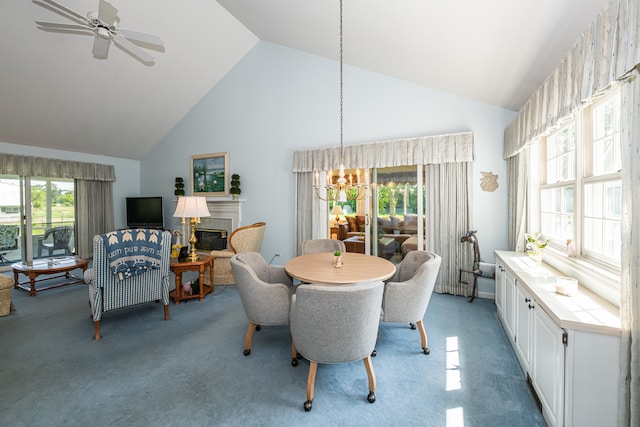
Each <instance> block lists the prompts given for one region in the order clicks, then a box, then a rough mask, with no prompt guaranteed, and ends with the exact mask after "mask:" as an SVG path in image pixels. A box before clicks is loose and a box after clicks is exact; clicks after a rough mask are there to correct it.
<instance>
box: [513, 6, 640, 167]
mask: <svg viewBox="0 0 640 427" xmlns="http://www.w3.org/2000/svg"><path fill="white" fill-rule="evenodd" d="M639 4H640V1H639V0H612V1H611V3H610V4H609V6H608V7H607V8H606V9H604V10H603V11H602V12H601V13H600V14H599V15H598V16H597V17H596V19H595V21H594V22H593V24H592V25H591V27H590V28H589V29H588V30H587V31H585V32H584V33H583V34H582V35H581V36H580V38H579V39H578V41H577V42H576V44H575V45H574V46H573V48H572V49H571V51H569V53H568V54H567V56H566V57H565V58H564V60H563V61H562V62H561V63H560V65H558V66H557V67H556V69H555V70H554V71H553V73H551V75H550V76H549V77H548V78H547V79H546V80H545V82H544V83H543V84H542V85H541V86H540V87H539V88H538V89H537V90H536V92H535V93H534V94H533V95H532V96H531V98H529V100H528V101H527V103H526V104H525V105H524V107H522V109H520V111H519V112H518V115H517V116H516V117H515V118H514V119H513V121H512V122H511V123H510V124H509V126H507V128H506V129H505V132H504V157H505V159H506V158H509V157H511V156H514V155H516V154H517V153H518V152H520V150H522V149H523V148H524V147H525V146H526V145H527V144H528V143H530V142H531V141H532V140H534V139H535V138H536V137H539V136H541V135H543V134H544V133H545V132H548V131H549V130H551V129H553V128H554V127H556V126H558V124H559V122H560V120H561V119H563V118H565V117H567V116H569V115H571V114H573V113H574V112H576V111H577V110H578V109H579V108H580V107H581V106H582V105H583V104H585V103H587V102H588V101H589V100H591V99H592V98H594V97H596V96H598V95H599V94H601V93H603V92H605V91H606V90H607V89H608V88H609V87H610V86H611V85H612V84H613V83H614V82H615V81H616V80H622V79H625V78H626V77H628V76H629V75H630V74H632V73H633V72H634V70H635V69H636V68H637V67H638V64H640V30H639V28H638V26H639V22H640V20H639V19H638V18H639V17H640V5H639Z"/></svg>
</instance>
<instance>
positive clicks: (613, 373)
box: [496, 251, 621, 427]
mask: <svg viewBox="0 0 640 427" xmlns="http://www.w3.org/2000/svg"><path fill="white" fill-rule="evenodd" d="M496 265H497V266H498V269H497V271H496V308H497V309H498V316H499V318H500V321H501V323H502V325H503V327H504V329H505V332H506V334H507V335H508V336H509V339H510V340H511V344H512V346H513V349H514V351H515V353H516V355H517V358H518V361H519V362H520V365H521V367H522V369H523V371H524V373H525V375H526V377H527V379H528V380H530V383H531V385H532V388H533V390H534V392H535V394H536V396H537V398H538V400H539V401H540V404H541V407H542V414H543V416H544V419H545V421H546V423H547V424H548V425H549V426H576V427H577V426H580V427H582V426H605V425H606V426H610V425H611V426H613V425H616V423H617V407H618V401H619V393H618V388H619V387H618V385H619V371H620V331H621V327H620V316H619V312H618V309H617V308H616V307H613V306H612V305H611V304H609V303H607V302H606V301H604V300H602V299H601V298H599V297H598V296H596V295H594V294H593V293H591V292H589V291H588V290H586V289H582V288H580V290H579V293H578V294H577V295H575V296H572V297H566V296H562V295H559V294H557V293H555V288H554V284H555V277H556V276H558V275H560V274H559V273H558V272H557V271H555V270H552V269H551V268H547V267H537V266H536V265H535V262H534V261H533V260H531V259H529V258H528V257H527V256H526V255H524V254H522V253H516V252H505V251H496Z"/></svg>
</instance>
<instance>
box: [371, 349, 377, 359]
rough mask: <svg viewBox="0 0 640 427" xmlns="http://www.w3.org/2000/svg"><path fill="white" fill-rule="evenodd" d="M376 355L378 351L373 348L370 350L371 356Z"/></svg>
mask: <svg viewBox="0 0 640 427" xmlns="http://www.w3.org/2000/svg"><path fill="white" fill-rule="evenodd" d="M377 355H378V352H377V351H376V349H375V348H374V349H373V351H372V352H371V357H376V356H377Z"/></svg>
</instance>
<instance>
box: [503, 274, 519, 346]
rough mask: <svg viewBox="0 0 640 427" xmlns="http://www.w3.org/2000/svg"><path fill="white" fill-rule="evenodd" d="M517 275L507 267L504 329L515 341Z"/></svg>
mask: <svg viewBox="0 0 640 427" xmlns="http://www.w3.org/2000/svg"><path fill="white" fill-rule="evenodd" d="M515 295H516V277H515V276H514V275H513V273H511V271H509V270H506V269H505V281H504V307H503V308H504V330H505V332H506V333H507V336H508V337H509V339H510V340H511V342H512V343H513V339H514V337H515V332H514V331H515V324H516V314H515V313H516V308H515V303H516V298H515Z"/></svg>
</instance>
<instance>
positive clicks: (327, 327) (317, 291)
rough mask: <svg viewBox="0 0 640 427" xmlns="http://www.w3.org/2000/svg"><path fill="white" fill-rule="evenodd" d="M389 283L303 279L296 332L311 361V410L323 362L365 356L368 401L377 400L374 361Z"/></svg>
mask: <svg viewBox="0 0 640 427" xmlns="http://www.w3.org/2000/svg"><path fill="white" fill-rule="evenodd" d="M383 287H384V283H383V282H382V281H372V282H361V283H356V284H353V285H344V286H335V285H322V284H303V285H300V286H298V288H297V290H296V294H295V295H294V296H293V297H292V298H291V300H292V301H291V314H290V322H291V335H292V337H293V342H294V344H295V348H296V350H297V351H298V352H299V353H300V354H301V355H302V356H304V357H305V358H306V359H307V360H309V362H310V366H309V377H308V380H307V401H306V402H305V403H304V409H305V411H310V410H311V405H312V403H313V394H314V385H315V377H316V370H317V369H318V363H347V362H353V361H356V360H363V361H364V366H365V368H366V370H367V376H368V379H369V395H368V396H367V400H368V401H369V402H370V403H373V402H375V400H376V397H375V391H376V376H375V372H374V371H373V365H372V363H371V352H372V351H373V349H374V347H375V344H376V338H377V335H378V326H379V324H380V306H381V304H382V293H383Z"/></svg>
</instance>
